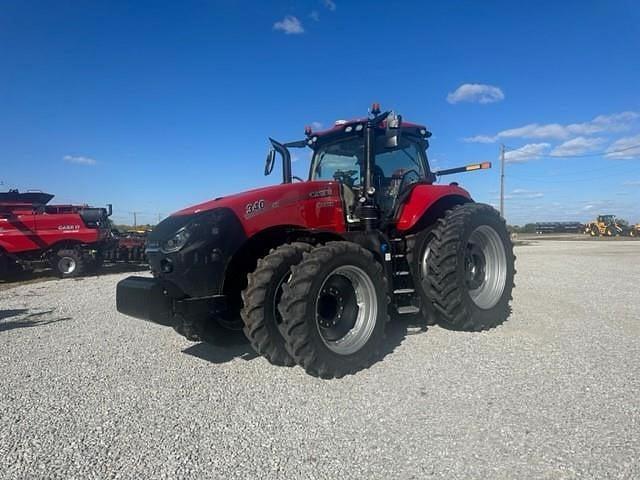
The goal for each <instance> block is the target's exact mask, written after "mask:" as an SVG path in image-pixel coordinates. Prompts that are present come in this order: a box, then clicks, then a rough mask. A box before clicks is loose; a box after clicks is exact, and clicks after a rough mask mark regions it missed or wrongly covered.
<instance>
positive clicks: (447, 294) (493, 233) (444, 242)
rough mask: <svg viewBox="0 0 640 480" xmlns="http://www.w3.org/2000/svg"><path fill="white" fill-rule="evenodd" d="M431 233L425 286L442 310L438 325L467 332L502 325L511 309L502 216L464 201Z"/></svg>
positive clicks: (509, 255)
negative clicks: (431, 238) (432, 237)
mask: <svg viewBox="0 0 640 480" xmlns="http://www.w3.org/2000/svg"><path fill="white" fill-rule="evenodd" d="M433 235H434V240H433V242H431V251H430V253H429V257H428V259H427V273H428V275H427V277H426V279H425V284H424V285H423V288H425V289H426V290H427V291H428V295H429V297H430V298H431V299H432V301H433V306H434V307H435V308H436V309H437V310H438V311H439V312H440V324H441V325H442V326H444V327H446V328H449V329H453V330H467V331H480V330H487V329H490V328H493V327H496V326H498V325H500V324H502V323H503V322H504V321H505V320H506V319H507V318H508V317H509V314H510V313H511V308H510V306H509V302H510V300H511V291H512V290H513V286H514V285H513V278H514V275H515V257H514V255H513V245H512V243H511V239H510V238H509V233H508V231H507V228H506V224H505V222H504V219H502V217H500V214H499V213H498V212H497V211H496V210H495V209H494V208H492V207H490V206H489V205H484V204H480V203H467V204H465V205H459V206H457V207H454V208H453V209H452V210H449V211H448V212H447V213H446V214H445V216H444V218H441V219H439V220H438V222H437V224H436V227H435V228H434V229H433ZM483 239H484V240H483ZM470 240H471V241H470ZM485 248H487V249H488V250H485ZM487 257H488V258H487Z"/></svg>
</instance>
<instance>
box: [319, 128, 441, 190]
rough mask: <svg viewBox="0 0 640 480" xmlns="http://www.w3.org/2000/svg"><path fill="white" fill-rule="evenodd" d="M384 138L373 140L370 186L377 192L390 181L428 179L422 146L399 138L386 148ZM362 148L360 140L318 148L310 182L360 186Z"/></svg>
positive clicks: (347, 140)
mask: <svg viewBox="0 0 640 480" xmlns="http://www.w3.org/2000/svg"><path fill="white" fill-rule="evenodd" d="M385 141H386V139H385V138H384V137H379V138H378V139H377V140H376V156H375V167H374V171H373V183H374V186H375V187H376V188H378V189H380V188H385V187H387V186H388V185H389V184H390V183H391V182H392V181H393V180H400V179H402V178H403V177H407V176H411V178H415V181H418V180H421V179H425V178H427V171H428V167H427V161H426V155H425V151H424V147H423V146H422V145H421V144H420V143H419V142H416V141H415V140H412V139H410V138H407V137H400V139H399V142H398V145H397V146H393V147H388V146H387V145H386V144H385ZM363 165H364V145H363V140H362V137H352V138H349V139H345V140H340V141H337V142H334V143H330V144H327V145H324V146H321V147H320V148H318V150H317V151H316V152H315V155H314V156H313V162H312V165H311V174H310V179H311V180H335V181H338V182H341V183H343V184H345V185H347V186H349V187H352V188H353V187H360V186H361V185H362V184H363V173H364V172H363Z"/></svg>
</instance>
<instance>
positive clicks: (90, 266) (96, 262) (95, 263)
mask: <svg viewBox="0 0 640 480" xmlns="http://www.w3.org/2000/svg"><path fill="white" fill-rule="evenodd" d="M104 260H105V254H104V253H103V252H101V251H98V252H96V253H95V254H94V255H93V256H92V255H86V256H85V258H84V265H85V271H86V272H90V273H96V272H97V271H98V270H100V268H101V267H102V265H103V264H104Z"/></svg>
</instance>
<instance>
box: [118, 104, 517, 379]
mask: <svg viewBox="0 0 640 480" xmlns="http://www.w3.org/2000/svg"><path fill="white" fill-rule="evenodd" d="M305 133H306V139H304V140H301V141H297V142H291V143H287V144H281V143H279V142H276V141H275V140H273V139H271V144H272V145H273V148H272V150H271V151H270V152H269V155H268V157H267V161H266V166H265V174H269V173H271V171H272V169H273V165H274V161H275V156H276V152H277V153H278V154H279V155H280V156H281V157H282V165H283V169H282V170H283V182H282V184H280V185H276V186H271V187H267V188H261V189H257V190H252V191H248V192H245V193H241V194H238V195H230V196H228V197H221V198H216V199H214V200H211V201H209V202H206V203H202V204H200V205H196V206H194V207H190V208H186V209H184V210H181V211H179V212H177V213H175V214H173V215H171V216H170V217H168V218H167V219H165V220H164V221H162V222H161V223H160V224H159V225H158V226H157V227H156V228H155V229H154V230H153V232H151V233H150V234H149V237H148V243H147V256H148V260H149V264H150V266H151V271H152V273H153V278H148V277H147V278H145V277H129V278H127V279H125V280H122V281H121V282H120V283H119V284H118V288H117V308H118V310H119V311H120V312H122V313H125V314H127V315H131V316H133V317H138V318H143V319H146V320H151V321H153V322H156V323H159V324H162V325H167V326H173V327H174V328H175V329H176V330H177V331H178V332H179V333H181V334H183V335H185V336H186V337H187V338H189V339H192V340H198V339H200V338H201V336H202V332H203V331H204V330H205V329H207V328H208V327H211V326H217V327H218V326H223V327H226V328H230V329H240V328H243V329H244V333H245V334H246V336H247V338H248V339H249V341H250V343H251V345H252V346H253V348H254V349H255V350H256V351H257V352H258V353H260V354H262V355H263V356H265V357H266V358H267V359H268V360H269V361H270V362H272V363H274V364H278V365H293V364H296V363H297V364H299V365H301V366H302V367H303V368H305V369H306V371H307V372H309V373H310V374H313V375H317V376H320V377H323V378H331V377H340V376H342V375H345V374H348V373H351V372H354V371H356V370H359V369H361V368H364V367H366V366H368V365H369V364H370V363H371V362H372V361H373V360H374V359H375V358H376V353H377V352H378V350H379V349H380V347H381V343H382V342H383V340H384V336H385V327H386V323H387V321H388V320H389V319H390V318H391V317H392V316H394V317H395V316H402V315H414V316H415V315H422V316H424V317H425V319H426V320H427V322H429V323H436V322H437V323H439V324H441V325H442V326H445V327H447V328H451V329H457V330H471V331H479V330H485V329H489V328H492V327H495V326H496V325H498V324H501V323H502V322H504V321H505V320H506V319H507V317H508V316H509V313H510V306H509V302H510V299H511V291H512V288H513V278H514V272H515V270H514V256H513V247H512V244H511V241H510V239H509V234H508V233H507V229H506V226H505V222H504V220H503V219H502V218H501V217H500V215H499V214H498V212H497V211H496V210H494V209H493V208H492V207H490V206H488V205H483V204H479V203H475V202H474V201H473V200H472V198H471V196H470V195H469V193H468V192H467V191H465V190H464V189H462V188H460V187H459V186H458V184H456V183H451V184H449V185H436V184H435V183H434V182H435V181H436V179H437V177H438V176H441V175H446V174H450V173H458V172H463V171H470V170H477V169H482V168H489V167H490V164H477V165H470V166H467V167H461V168H455V169H450V170H445V171H440V172H432V171H431V170H430V168H429V164H428V162H427V155H426V149H427V147H428V145H429V143H428V138H429V137H430V136H431V134H430V132H428V131H427V129H426V128H425V127H423V126H421V125H416V124H412V123H406V122H403V121H402V119H401V117H400V116H398V115H396V114H394V113H393V112H384V113H380V109H379V107H378V106H377V105H374V107H373V108H372V109H371V113H370V115H369V116H368V117H367V118H363V119H358V120H352V121H338V122H336V123H335V126H334V127H333V128H331V129H329V130H325V131H321V132H313V131H311V129H310V128H308V127H307V128H306V129H305ZM305 147H308V148H311V150H312V152H313V157H312V161H311V168H310V173H309V178H308V179H307V180H302V179H300V178H297V177H293V176H292V174H291V157H290V153H289V149H290V148H305Z"/></svg>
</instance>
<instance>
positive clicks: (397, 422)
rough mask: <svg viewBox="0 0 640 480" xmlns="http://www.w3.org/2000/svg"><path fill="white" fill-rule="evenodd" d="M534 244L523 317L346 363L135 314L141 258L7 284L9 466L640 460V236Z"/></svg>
mask: <svg viewBox="0 0 640 480" xmlns="http://www.w3.org/2000/svg"><path fill="white" fill-rule="evenodd" d="M516 253H517V255H518V261H517V266H518V270H519V272H518V275H517V277H516V283H517V287H516V290H515V295H514V297H515V298H514V302H513V315H512V317H511V319H510V320H509V322H508V323H506V324H505V325H503V326H502V327H499V328H498V329H496V330H493V331H491V332H485V333H478V334H470V333H460V332H450V331H447V330H444V329H441V328H438V327H432V328H429V330H428V331H426V332H419V333H418V332H417V331H416V330H414V329H409V330H408V331H407V330H406V328H405V326H404V325H402V324H396V326H395V328H394V329H393V331H392V332H391V337H392V338H391V339H390V341H389V349H390V350H393V351H391V352H390V353H389V354H388V355H387V356H386V358H385V359H384V360H383V361H381V362H378V363H377V364H375V365H374V366H373V367H372V368H370V369H368V370H366V371H363V372H360V373H358V374H357V375H354V376H349V377H346V378H344V379H341V380H332V381H323V380H319V379H316V378H313V377H310V376H307V375H306V374H305V373H304V372H303V371H302V370H301V369H300V368H297V367H296V368H278V367H273V366H270V365H269V364H268V363H267V362H266V361H265V360H264V359H262V358H259V357H256V356H255V355H253V354H252V353H251V351H250V349H249V347H248V346H247V345H245V344H241V343H235V344H234V345H232V346H228V347H220V346H217V347H216V346H211V345H209V344H194V343H189V342H187V341H186V340H184V339H182V338H181V337H179V336H178V335H176V334H174V332H173V331H172V330H170V329H166V328H162V327H159V326H155V325H152V324H149V323H145V322H142V321H138V320H135V319H132V318H128V317H125V316H122V315H120V314H118V313H116V311H115V307H114V303H115V298H114V297H115V283H116V282H117V281H118V280H119V279H120V278H123V277H124V276H125V274H116V275H105V276H101V277H93V278H86V279H81V280H54V281H48V282H45V283H38V284H30V285H21V286H18V287H15V288H12V289H8V290H4V291H1V292H0V362H1V364H2V366H3V374H2V381H1V382H0V478H2V479H5V478H7V479H8V478H11V479H13V478H25V479H27V478H28V479H33V478H77V479H90V478H132V479H134V478H135V479H140V478H171V479H173V478H225V479H233V478H252V479H253V478H256V479H258V478H265V479H266V478H268V479H273V478H287V479H289V478H340V479H345V478H364V479H372V478H380V479H391V478H398V479H410V478H416V479H424V478H446V479H455V478H460V479H514V478H527V479H534V478H536V479H537V478H544V479H561V478H562V479H564V478H593V479H606V478H629V479H632V478H640V463H639V462H640V460H638V459H639V457H640V416H639V413H640V400H639V398H640V395H639V394H640V367H639V365H640V342H639V340H640V301H639V299H638V285H639V282H638V269H639V268H640V243H638V242H567V241H563V242H553V241H547V242H540V243H536V244H531V245H525V246H521V247H518V248H517V251H516Z"/></svg>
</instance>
